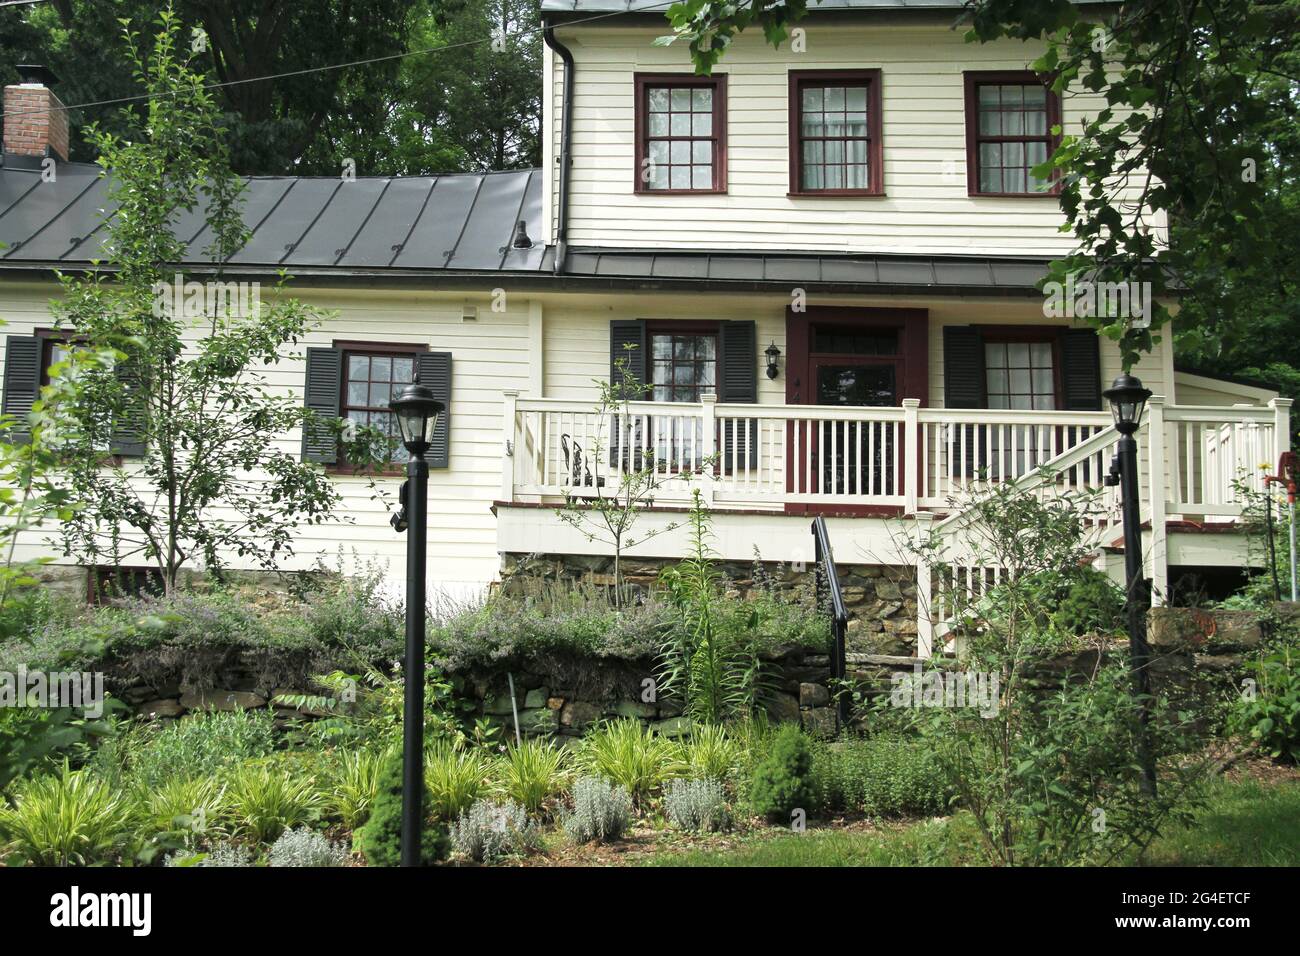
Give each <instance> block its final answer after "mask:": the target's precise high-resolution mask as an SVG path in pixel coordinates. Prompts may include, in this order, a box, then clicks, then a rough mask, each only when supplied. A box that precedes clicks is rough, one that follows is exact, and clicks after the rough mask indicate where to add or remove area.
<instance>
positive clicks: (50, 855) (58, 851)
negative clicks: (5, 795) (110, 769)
mask: <svg viewBox="0 0 1300 956" xmlns="http://www.w3.org/2000/svg"><path fill="white" fill-rule="evenodd" d="M135 822H136V821H135V814H134V806H133V804H132V803H131V801H130V800H129V798H127V797H126V796H125V795H123V794H122V793H121V792H120V791H114V790H113V789H112V788H111V787H109V786H108V785H107V784H106V783H104V782H103V781H101V780H99V779H97V778H95V777H94V776H92V775H91V774H90V773H89V772H88V771H85V770H72V769H70V768H69V766H68V763H67V761H64V763H63V767H62V769H61V770H60V771H59V772H57V773H54V774H50V775H47V776H41V777H37V778H35V779H34V780H31V781H29V782H28V783H27V784H26V786H25V787H23V788H22V790H21V791H20V792H19V793H18V796H17V800H16V802H15V804H14V806H13V807H12V808H9V807H5V806H3V805H0V838H2V839H3V841H4V846H5V848H6V849H7V850H8V852H9V853H11V854H13V855H14V856H16V857H17V858H19V859H21V860H24V861H26V862H27V863H32V864H36V865H38V866H91V865H93V864H97V863H110V862H113V861H114V858H115V857H116V856H117V855H118V854H119V853H120V852H121V851H122V850H124V849H125V848H126V846H127V844H128V841H129V839H130V834H131V831H132V828H133V826H134V824H135Z"/></svg>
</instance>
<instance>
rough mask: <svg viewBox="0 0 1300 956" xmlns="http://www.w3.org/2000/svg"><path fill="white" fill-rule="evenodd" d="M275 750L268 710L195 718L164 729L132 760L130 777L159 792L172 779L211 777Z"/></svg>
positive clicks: (216, 714)
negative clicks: (157, 789) (226, 768)
mask: <svg viewBox="0 0 1300 956" xmlns="http://www.w3.org/2000/svg"><path fill="white" fill-rule="evenodd" d="M274 749H275V725H274V717H273V716H272V714H271V711H270V710H236V711H231V712H229V713H222V712H217V713H211V714H196V715H195V716H193V717H186V718H184V719H183V720H178V721H176V723H174V724H172V725H171V726H169V727H167V728H165V729H164V730H162V731H160V732H159V733H158V735H157V736H156V737H154V738H153V740H151V741H150V742H149V743H148V744H146V745H145V746H144V747H142V748H140V749H139V750H137V751H136V752H135V754H134V756H133V757H132V758H131V760H130V761H129V763H130V772H131V776H132V777H134V778H135V779H136V780H138V781H139V782H140V783H141V784H143V785H144V786H146V787H150V788H156V787H159V786H161V785H162V784H164V783H165V782H166V781H167V780H169V779H172V778H177V777H179V778H184V779H193V778H195V777H205V776H213V775H215V774H217V773H218V772H219V771H220V770H221V769H222V768H223V767H226V766H228V765H230V764H234V763H239V762H240V761H243V760H247V759H249V758H252V757H263V756H266V755H267V754H269V753H271V752H272V751H273V750H274Z"/></svg>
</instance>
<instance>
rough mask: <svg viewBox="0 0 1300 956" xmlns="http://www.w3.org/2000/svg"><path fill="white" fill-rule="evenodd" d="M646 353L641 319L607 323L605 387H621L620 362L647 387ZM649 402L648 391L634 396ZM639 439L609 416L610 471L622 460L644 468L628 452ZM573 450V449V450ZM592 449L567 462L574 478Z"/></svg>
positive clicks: (634, 429)
mask: <svg viewBox="0 0 1300 956" xmlns="http://www.w3.org/2000/svg"><path fill="white" fill-rule="evenodd" d="M648 351H650V342H649V337H648V336H647V335H646V327H645V321H644V320H643V319H620V320H618V321H614V322H610V323H609V384H610V386H611V387H612V386H617V385H621V384H623V370H622V369H621V368H620V367H619V363H620V362H622V363H624V364H625V365H626V366H627V372H628V374H629V375H630V376H631V377H632V380H633V381H634V382H639V383H641V385H643V386H648V385H649V383H650V381H651V378H650V376H649V364H648V362H649V360H648V359H647V358H646V352H648ZM619 397H620V398H628V399H631V398H633V397H634V396H631V395H621V394H619ZM635 397H638V398H640V397H645V398H650V397H651V395H650V389H649V387H647V388H646V394H645V396H635ZM641 439H642V436H641V434H640V429H639V427H638V426H637V424H635V423H634V422H626V423H624V425H623V428H622V429H620V428H619V423H618V416H612V417H611V420H610V423H609V440H608V444H609V452H608V454H609V464H610V467H611V468H612V467H615V466H617V465H618V462H619V457H620V456H621V457H622V459H623V467H624V468H640V467H644V466H645V465H646V464H648V463H646V462H641V461H640V460H639V459H640V458H641V457H642V455H641V453H640V452H638V453H637V455H636V456H635V457H636V458H637V459H638V460H637V461H635V462H634V461H632V460H631V458H632V455H631V452H632V449H633V448H639V447H640V445H641ZM575 448H576V446H575ZM592 453H593V452H592V449H587V448H576V459H577V460H574V461H570V462H569V467H570V468H572V469H573V471H574V473H575V474H579V473H581V470H582V468H583V465H582V463H581V457H582V456H583V455H584V454H592Z"/></svg>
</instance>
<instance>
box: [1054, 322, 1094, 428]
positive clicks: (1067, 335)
mask: <svg viewBox="0 0 1300 956" xmlns="http://www.w3.org/2000/svg"><path fill="white" fill-rule="evenodd" d="M1061 386H1062V392H1063V394H1062V396H1061V399H1062V406H1061V407H1062V408H1064V409H1065V410H1066V411H1070V412H1096V411H1100V410H1101V350H1100V348H1099V345H1098V342H1097V333H1096V332H1093V331H1092V330H1091V329H1066V330H1065V331H1064V332H1062V333H1061Z"/></svg>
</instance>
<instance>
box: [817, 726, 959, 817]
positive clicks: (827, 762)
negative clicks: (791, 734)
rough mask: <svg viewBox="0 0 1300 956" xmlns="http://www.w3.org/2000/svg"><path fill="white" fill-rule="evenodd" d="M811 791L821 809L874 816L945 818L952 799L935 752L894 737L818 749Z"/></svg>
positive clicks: (830, 745)
mask: <svg viewBox="0 0 1300 956" xmlns="http://www.w3.org/2000/svg"><path fill="white" fill-rule="evenodd" d="M812 787H813V792H814V793H815V794H816V803H817V806H818V807H819V808H820V809H822V810H844V811H850V812H861V813H867V814H871V815H874V816H903V815H908V814H913V815H922V814H937V813H942V812H944V811H945V810H946V809H947V806H948V801H949V798H950V797H951V795H952V794H951V790H950V788H949V786H948V782H947V779H946V777H945V776H944V772H943V767H942V766H941V765H940V763H939V761H938V759H937V758H936V757H935V755H934V753H933V751H932V750H931V749H930V748H929V747H928V746H927V745H926V744H925V743H924V742H923V741H919V740H908V739H905V738H902V737H898V736H894V735H880V736H875V737H870V738H867V739H863V740H845V741H840V742H837V743H832V744H823V745H819V746H818V747H816V749H815V750H814V751H813V762H812Z"/></svg>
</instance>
